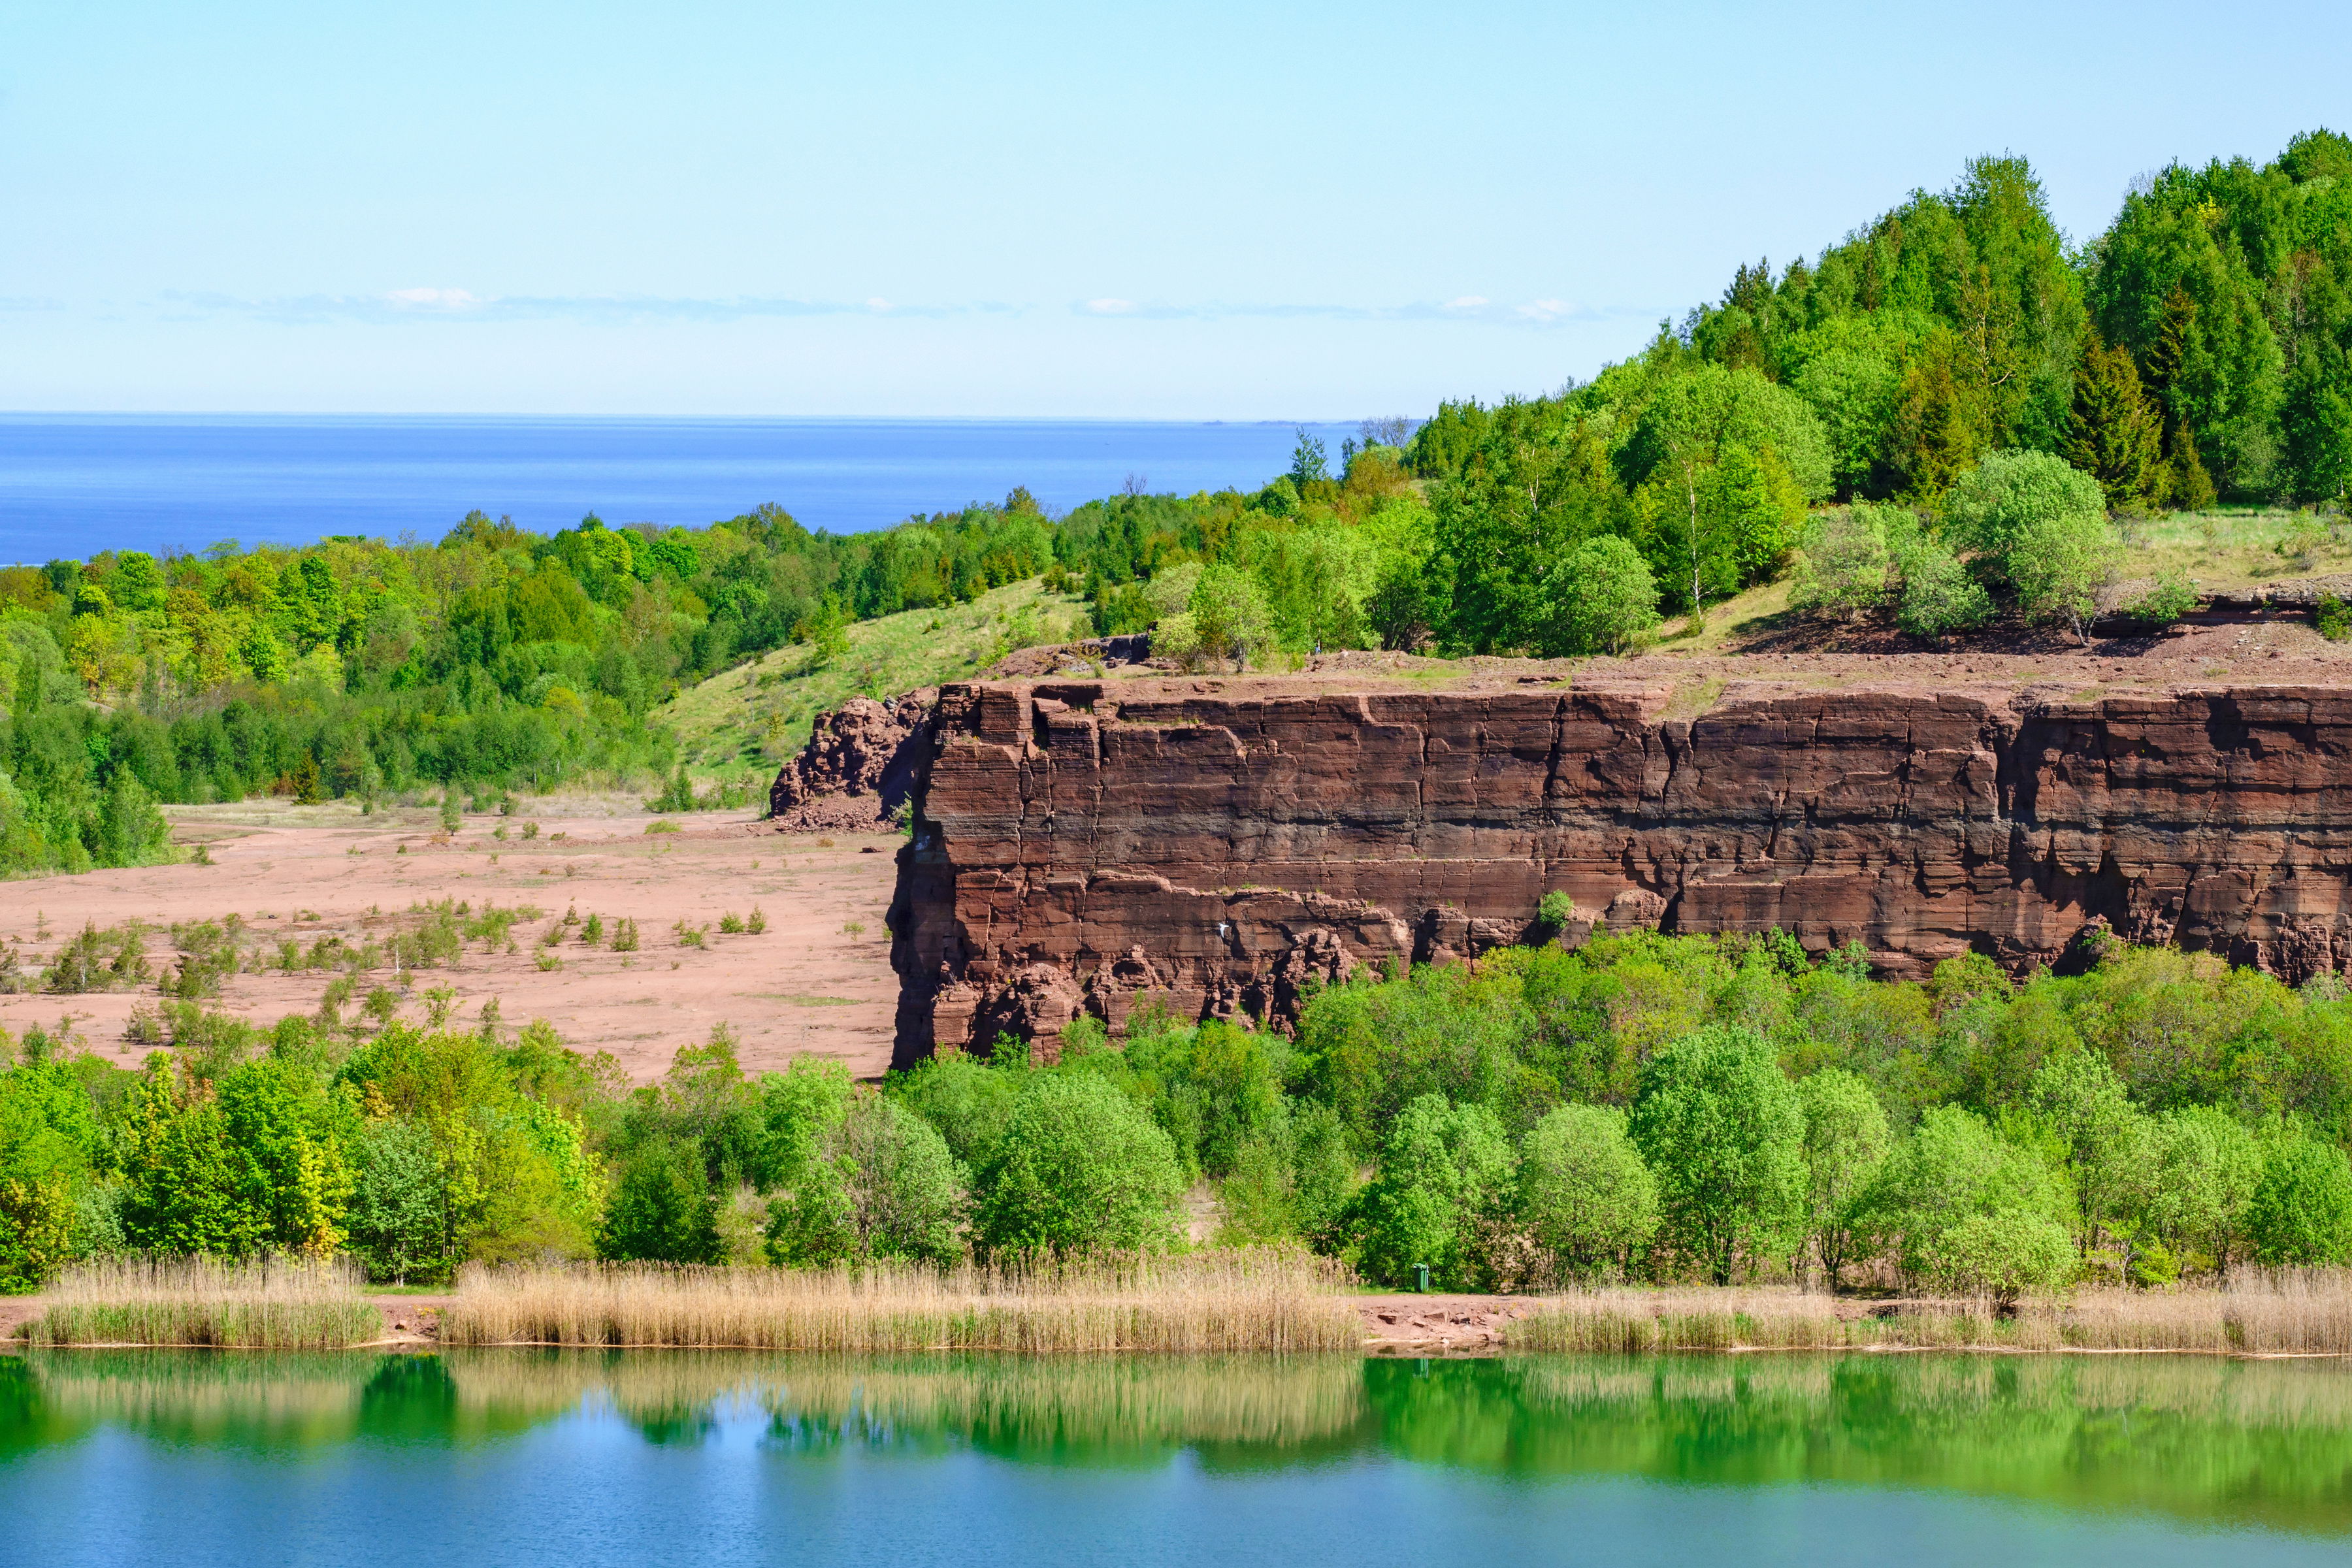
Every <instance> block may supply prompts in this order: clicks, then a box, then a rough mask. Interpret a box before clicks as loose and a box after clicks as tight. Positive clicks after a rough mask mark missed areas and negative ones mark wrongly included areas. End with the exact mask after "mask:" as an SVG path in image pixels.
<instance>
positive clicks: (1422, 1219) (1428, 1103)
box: [1356, 1094, 1515, 1290]
mask: <svg viewBox="0 0 2352 1568" xmlns="http://www.w3.org/2000/svg"><path fill="white" fill-rule="evenodd" d="M1514 1164H1515V1162H1514V1161H1513V1159H1512V1156H1511V1143H1510V1139H1509V1138H1508V1137H1507V1136H1506V1135H1505V1133H1504V1131H1503V1124H1502V1123H1501V1122H1500V1121H1496V1119H1495V1114H1494V1112H1493V1111H1491V1110H1487V1109H1486V1107H1485V1106H1482V1105H1460V1106H1457V1105H1450V1104H1448V1103H1447V1102H1446V1100H1445V1097H1444V1095H1439V1094H1424V1095H1423V1096H1421V1097H1420V1098H1418V1099H1416V1100H1413V1101H1412V1103H1411V1104H1410V1105H1407V1106H1406V1107H1405V1108H1404V1110H1403V1113H1402V1115H1400V1116H1399V1117H1398V1118H1397V1119H1396V1123H1395V1125H1394V1126H1393V1127H1391V1129H1390V1130H1389V1134H1388V1137H1387V1139H1386V1140H1385V1141H1384V1142H1382V1143H1381V1161H1380V1168H1379V1171H1378V1172H1377V1173H1376V1174H1374V1176H1373V1177H1372V1182H1371V1184H1370V1186H1368V1187H1366V1188H1365V1189H1364V1190H1363V1192H1362V1193H1361V1194H1359V1196H1358V1198H1357V1201H1356V1215H1357V1217H1356V1234H1357V1237H1358V1238H1359V1245H1360V1249H1361V1256H1362V1259H1363V1268H1364V1271H1365V1272H1366V1273H1368V1274H1370V1276H1371V1277H1372V1278H1373V1279H1379V1280H1381V1281H1384V1282H1385V1283H1388V1284H1390V1285H1396V1286H1405V1285H1411V1284H1414V1283H1416V1282H1417V1281H1418V1279H1419V1270H1420V1269H1421V1268H1423V1267H1426V1268H1428V1269H1429V1282H1430V1284H1431V1285H1432V1286H1433V1288H1435V1289H1441V1290H1459V1289H1491V1288H1492V1287H1493V1286H1495V1285H1496V1283H1498V1281H1499V1276H1500V1275H1501V1273H1502V1271H1503V1269H1504V1268H1505V1267H1506V1266H1507V1265H1506V1251H1507V1240H1508V1236H1507V1220H1508V1215H1509V1209H1510V1205H1511V1200H1512V1198H1513V1196H1514V1191H1513V1189H1514V1178H1515V1172H1514V1169H1513V1167H1514Z"/></svg>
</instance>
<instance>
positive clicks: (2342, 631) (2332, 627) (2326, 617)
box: [2311, 594, 2352, 642]
mask: <svg viewBox="0 0 2352 1568" xmlns="http://www.w3.org/2000/svg"><path fill="white" fill-rule="evenodd" d="M2311 619H2312V624H2313V625H2315V626H2317V627H2318V628H2319V635H2320V636H2321V637H2326V639H2327V640H2328V641H2329V642H2343V641H2344V640H2346V639H2347V638H2352V605H2346V604H2345V603H2344V601H2343V600H2341V599H2339V598H2337V597H2336V595H2333V594H2322V595H2319V604H2318V605H2317V606H2315V608H2314V610H2313V612H2312V617H2311Z"/></svg>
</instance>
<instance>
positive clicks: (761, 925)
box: [743, 904, 768, 936]
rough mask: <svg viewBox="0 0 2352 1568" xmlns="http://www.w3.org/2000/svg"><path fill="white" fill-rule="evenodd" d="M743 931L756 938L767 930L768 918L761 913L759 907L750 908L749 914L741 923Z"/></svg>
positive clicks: (755, 905)
mask: <svg viewBox="0 0 2352 1568" xmlns="http://www.w3.org/2000/svg"><path fill="white" fill-rule="evenodd" d="M743 929H744V930H745V931H749V932H750V933H751V935H753V936H758V935H759V934H760V933H761V931H766V930H767V929H768V917H767V915H766V914H764V913H763V912H761V909H760V906H759V905H757V904H753V905H752V906H751V914H750V915H749V916H747V917H746V918H745V920H744V921H743Z"/></svg>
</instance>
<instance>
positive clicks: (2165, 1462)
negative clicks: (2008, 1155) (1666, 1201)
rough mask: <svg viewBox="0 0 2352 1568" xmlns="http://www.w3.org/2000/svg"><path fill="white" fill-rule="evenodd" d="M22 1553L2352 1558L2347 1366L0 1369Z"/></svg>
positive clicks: (1814, 1567)
mask: <svg viewBox="0 0 2352 1568" xmlns="http://www.w3.org/2000/svg"><path fill="white" fill-rule="evenodd" d="M0 1562H5V1563H10V1564H15V1563H25V1564H40V1565H43V1568H58V1565H63V1564H78V1563H109V1564H111V1563H205V1564H209V1563H223V1564H229V1563H235V1564H277V1563H400V1564H438V1563H564V1564H585V1563H626V1564H631V1565H633V1568H635V1565H641V1564H653V1563H825V1564H833V1563H852V1564H865V1563H873V1564H877V1565H878V1564H889V1565H892V1568H908V1565H911V1564H925V1563H976V1564H977V1563H987V1564H992V1565H1003V1568H1011V1565H1014V1564H1029V1563H1106V1564H1111V1563H1117V1564H1157V1563H1214V1564H1233V1563H1345V1564H1349V1565H1350V1568H1354V1565H1361V1564H1382V1563H1397V1564H1454V1563H1462V1564H1477V1565H1479V1568H1507V1565H1510V1564H1517V1563H1595V1564H1600V1563H1608V1564H1649V1563H1659V1564H1665V1563H1702V1564H1710V1565H1712V1564H1723V1565H1727V1568H1728V1565H1731V1564H1783V1563H1785V1564H1790V1565H1800V1564H1801V1565H1804V1568H1820V1565H1822V1564H1827V1563H1894V1564H1903V1565H1905V1568H1927V1565H1935V1564H1946V1563H1950V1564H1961V1563H1967V1564H1995V1565H1998V1568H2027V1565H2038V1564H2053V1565H2055V1564H2105V1563H2117V1564H2124V1563H2129V1564H2134V1565H2138V1568H2155V1565H2165V1564H2173V1563H2184V1564H2185V1563H2231V1564H2270V1563H2337V1564H2341V1563H2347V1562H2352V1373H2347V1372H2345V1371H2343V1370H2341V1369H2339V1368H2338V1367H2337V1366H2336V1364H2334V1363H2248V1364H2240V1363H2218V1362H2200V1361H2189V1360H2186V1359H2177V1358H2129V1359H2126V1358H2120V1357H2108V1358H2087V1357H2086V1358H2080V1359H2074V1360H2059V1359H2033V1360H2028V1359H2023V1358H2009V1359H2001V1358H1981V1359H1971V1358H1964V1357H1951V1358H1930V1357H1893V1356H1889V1357H1859V1356H1854V1357H1846V1358H1843V1359H1832V1358H1819V1359H1813V1358H1783V1357H1774V1358H1769V1359H1768V1358H1764V1357H1745V1358H1737V1359H1733V1358H1720V1359H1700V1358H1682V1359H1660V1360H1631V1359H1587V1358H1565V1357H1563V1358H1525V1359H1514V1360H1501V1361H1459V1362H1425V1363H1414V1362H1395V1361H1374V1362H1370V1363H1361V1362H1357V1361H1354V1360H1342V1359H1332V1360H1294V1361H1287V1362H1285V1361H1274V1360H1258V1359H1243V1358H1232V1359H1195V1360H1181V1359H1174V1358H1168V1359H1159V1360H1150V1361H1142V1360H1133V1361H1129V1360H1118V1359H1108V1358H1103V1359H1093V1360H1084V1361H1077V1360H1073V1361H1018V1360H1011V1359H982V1358H953V1357H930V1358H896V1359H860V1360H835V1359H820V1358H797V1359H795V1358H784V1357H749V1356H745V1357H735V1356H724V1355H717V1354H704V1355H696V1356H683V1355H663V1354H654V1353H646V1352H629V1353H625V1354H614V1355H610V1356H596V1355H578V1354H553V1353H550V1354H541V1353H538V1352H470V1353H463V1354H460V1353H450V1354H446V1355H441V1356H373V1355H362V1354H353V1355H348V1356H314V1357H288V1356H257V1355H245V1356H239V1355H205V1354H201V1353H177V1352H142V1353H122V1352H82V1353H79V1354H76V1353H70V1352H49V1353H43V1354H27V1355H23V1356H15V1357H6V1356H0Z"/></svg>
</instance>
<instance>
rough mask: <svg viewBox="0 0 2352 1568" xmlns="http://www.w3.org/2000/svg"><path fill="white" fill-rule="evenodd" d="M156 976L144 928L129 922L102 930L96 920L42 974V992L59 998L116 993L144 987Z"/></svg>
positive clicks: (83, 929) (64, 947) (63, 949)
mask: <svg viewBox="0 0 2352 1568" xmlns="http://www.w3.org/2000/svg"><path fill="white" fill-rule="evenodd" d="M152 973H153V972H152V970H151V969H150V968H149V967H148V964H147V928H146V927H145V926H144V925H142V924H141V923H140V922H139V921H123V922H122V923H121V925H116V926H107V927H104V928H103V929H101V928H100V926H99V925H98V923H97V922H96V921H90V922H89V923H87V924H85V925H84V926H83V927H82V928H81V931H80V932H79V934H78V935H76V936H75V937H74V938H73V940H71V941H70V942H67V943H66V944H65V946H63V947H61V948H59V949H58V954H57V956H56V957H55V958H53V959H51V960H50V961H49V964H48V967H47V969H44V970H43V971H42V972H41V989H42V990H44V991H47V992H49V993H51V994H55V995H59V996H73V995H79V994H82V993H84V992H89V991H116V990H121V989H122V988H124V987H127V986H131V985H138V984H142V983H144V982H145V981H146V980H147V979H148V978H149V977H150V976H151V975H152Z"/></svg>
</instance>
